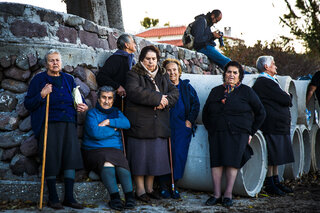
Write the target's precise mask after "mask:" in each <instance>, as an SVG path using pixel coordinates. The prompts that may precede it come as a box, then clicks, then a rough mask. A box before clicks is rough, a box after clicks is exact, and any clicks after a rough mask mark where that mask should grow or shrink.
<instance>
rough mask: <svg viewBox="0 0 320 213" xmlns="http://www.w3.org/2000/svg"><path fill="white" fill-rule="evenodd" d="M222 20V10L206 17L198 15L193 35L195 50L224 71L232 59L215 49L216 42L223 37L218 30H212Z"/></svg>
mask: <svg viewBox="0 0 320 213" xmlns="http://www.w3.org/2000/svg"><path fill="white" fill-rule="evenodd" d="M221 19H222V13H221V11H220V10H213V11H212V12H208V13H207V14H206V15H204V14H201V15H198V16H196V17H195V21H194V22H193V24H192V28H191V34H192V35H193V36H194V48H195V50H196V51H198V52H201V53H203V54H205V55H206V56H208V58H209V59H210V60H212V61H213V62H214V63H216V64H218V65H219V67H221V68H222V69H223V68H224V66H225V65H226V64H227V63H228V62H229V61H231V59H230V58H228V57H226V56H224V55H223V54H222V53H220V52H219V51H218V50H217V49H216V48H215V46H216V43H215V42H214V40H215V39H219V38H220V37H222V35H221V34H220V33H219V31H217V30H215V31H212V30H211V27H212V26H213V25H214V24H216V23H218V22H219V21H220V20H221Z"/></svg>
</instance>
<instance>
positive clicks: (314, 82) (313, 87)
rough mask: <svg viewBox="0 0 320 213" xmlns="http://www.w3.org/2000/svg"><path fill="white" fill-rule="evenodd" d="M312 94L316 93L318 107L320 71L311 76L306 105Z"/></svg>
mask: <svg viewBox="0 0 320 213" xmlns="http://www.w3.org/2000/svg"><path fill="white" fill-rule="evenodd" d="M314 93H316V98H317V99H318V103H319V105H320V70H319V71H318V72H316V73H315V74H314V75H313V77H312V79H311V82H310V84H309V86H308V91H307V99H306V104H308V103H309V101H310V100H311V97H312V95H313V94H314Z"/></svg>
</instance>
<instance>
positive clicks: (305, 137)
mask: <svg viewBox="0 0 320 213" xmlns="http://www.w3.org/2000/svg"><path fill="white" fill-rule="evenodd" d="M299 128H300V132H301V139H302V144H303V150H304V161H303V162H304V165H303V173H304V174H308V173H309V171H310V166H311V140H310V139H311V138H310V130H309V129H308V128H307V127H306V126H305V125H299Z"/></svg>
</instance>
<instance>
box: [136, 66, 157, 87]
mask: <svg viewBox="0 0 320 213" xmlns="http://www.w3.org/2000/svg"><path fill="white" fill-rule="evenodd" d="M140 64H141V65H142V67H143V68H144V69H145V70H146V71H147V75H148V76H149V77H150V79H151V81H152V83H153V84H154V86H155V87H156V91H157V92H160V90H159V87H158V86H157V84H156V81H155V80H154V78H155V77H156V75H157V73H158V70H159V66H158V65H157V68H156V70H155V71H153V72H151V71H149V70H148V69H147V68H146V67H145V66H144V64H143V63H142V62H141V61H140Z"/></svg>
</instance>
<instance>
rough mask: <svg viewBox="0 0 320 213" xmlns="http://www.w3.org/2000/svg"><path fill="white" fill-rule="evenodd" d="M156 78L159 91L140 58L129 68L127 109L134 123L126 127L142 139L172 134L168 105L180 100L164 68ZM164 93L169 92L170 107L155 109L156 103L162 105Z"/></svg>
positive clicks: (166, 136) (167, 93) (129, 133)
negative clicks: (139, 60)
mask: <svg viewBox="0 0 320 213" xmlns="http://www.w3.org/2000/svg"><path fill="white" fill-rule="evenodd" d="M155 82H156V84H157V86H158V88H159V90H160V92H157V91H156V88H155V85H154V84H153V83H152V80H151V79H150V77H149V76H148V75H147V71H146V70H145V69H144V68H143V67H142V65H141V64H140V62H139V63H137V64H136V65H134V66H133V67H132V69H131V71H130V72H128V75H127V84H126V89H127V103H126V110H125V112H126V116H127V118H128V119H129V121H130V124H131V128H130V129H129V130H128V131H127V135H128V136H130V137H135V138H141V139H152V138H157V137H161V138H168V137H170V132H171V131H170V113H169V108H171V107H173V106H174V104H175V103H176V102H177V100H178V98H179V90H178V88H176V87H175V86H174V85H173V84H172V83H171V81H170V79H169V75H168V74H167V73H166V71H165V70H164V69H160V68H159V70H158V73H157V75H156V77H155ZM162 95H168V97H167V99H168V101H169V107H166V108H165V109H163V110H154V107H157V106H159V104H160V101H161V98H162Z"/></svg>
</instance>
